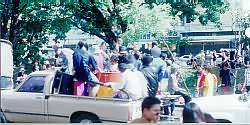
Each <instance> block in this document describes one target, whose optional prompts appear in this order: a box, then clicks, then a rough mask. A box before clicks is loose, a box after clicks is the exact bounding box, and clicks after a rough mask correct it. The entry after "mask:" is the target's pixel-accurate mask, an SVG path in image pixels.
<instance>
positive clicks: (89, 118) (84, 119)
mask: <svg viewBox="0 0 250 125" xmlns="http://www.w3.org/2000/svg"><path fill="white" fill-rule="evenodd" d="M71 122H72V123H101V122H100V120H99V118H98V117H97V116H95V115H93V114H90V113H80V114H78V115H75V116H74V117H73V118H72V120H71Z"/></svg>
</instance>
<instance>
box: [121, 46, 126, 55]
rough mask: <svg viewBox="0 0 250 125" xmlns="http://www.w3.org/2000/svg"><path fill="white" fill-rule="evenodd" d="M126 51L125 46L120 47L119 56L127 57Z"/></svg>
mask: <svg viewBox="0 0 250 125" xmlns="http://www.w3.org/2000/svg"><path fill="white" fill-rule="evenodd" d="M126 49H127V48H126V47H125V46H122V47H121V48H120V51H119V53H120V54H121V55H127V54H128V52H127V50H126Z"/></svg>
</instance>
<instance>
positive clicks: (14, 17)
mask: <svg viewBox="0 0 250 125" xmlns="http://www.w3.org/2000/svg"><path fill="white" fill-rule="evenodd" d="M19 6H20V0H13V7H12V13H11V24H10V35H9V40H10V41H11V42H12V44H13V49H15V48H16V44H17V42H16V39H17V35H18V16H19V14H20V10H19Z"/></svg>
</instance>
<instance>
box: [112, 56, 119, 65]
mask: <svg viewBox="0 0 250 125" xmlns="http://www.w3.org/2000/svg"><path fill="white" fill-rule="evenodd" d="M110 60H111V63H112V64H116V63H118V61H119V58H118V55H112V56H111V58H110Z"/></svg>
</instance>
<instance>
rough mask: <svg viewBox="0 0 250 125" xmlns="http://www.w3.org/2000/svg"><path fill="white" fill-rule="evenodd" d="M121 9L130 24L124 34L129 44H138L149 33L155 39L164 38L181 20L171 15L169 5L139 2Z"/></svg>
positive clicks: (122, 6) (123, 6) (124, 38)
mask: <svg viewBox="0 0 250 125" xmlns="http://www.w3.org/2000/svg"><path fill="white" fill-rule="evenodd" d="M119 7H120V9H121V10H122V11H121V12H120V13H121V15H122V17H123V18H124V19H125V20H126V21H127V23H128V29H127V31H126V32H124V33H123V34H122V36H123V40H124V41H125V43H127V44H128V43H133V42H138V40H139V39H140V38H141V37H142V36H143V35H145V34H147V33H150V34H151V35H152V36H153V37H154V38H159V37H162V36H164V35H166V33H167V32H168V30H172V29H173V26H174V25H176V24H177V23H178V20H179V18H177V17H174V16H172V15H170V11H171V7H170V6H169V5H167V4H161V5H156V4H153V5H152V6H149V5H148V4H141V3H140V2H138V3H132V4H129V5H121V6H119Z"/></svg>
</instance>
